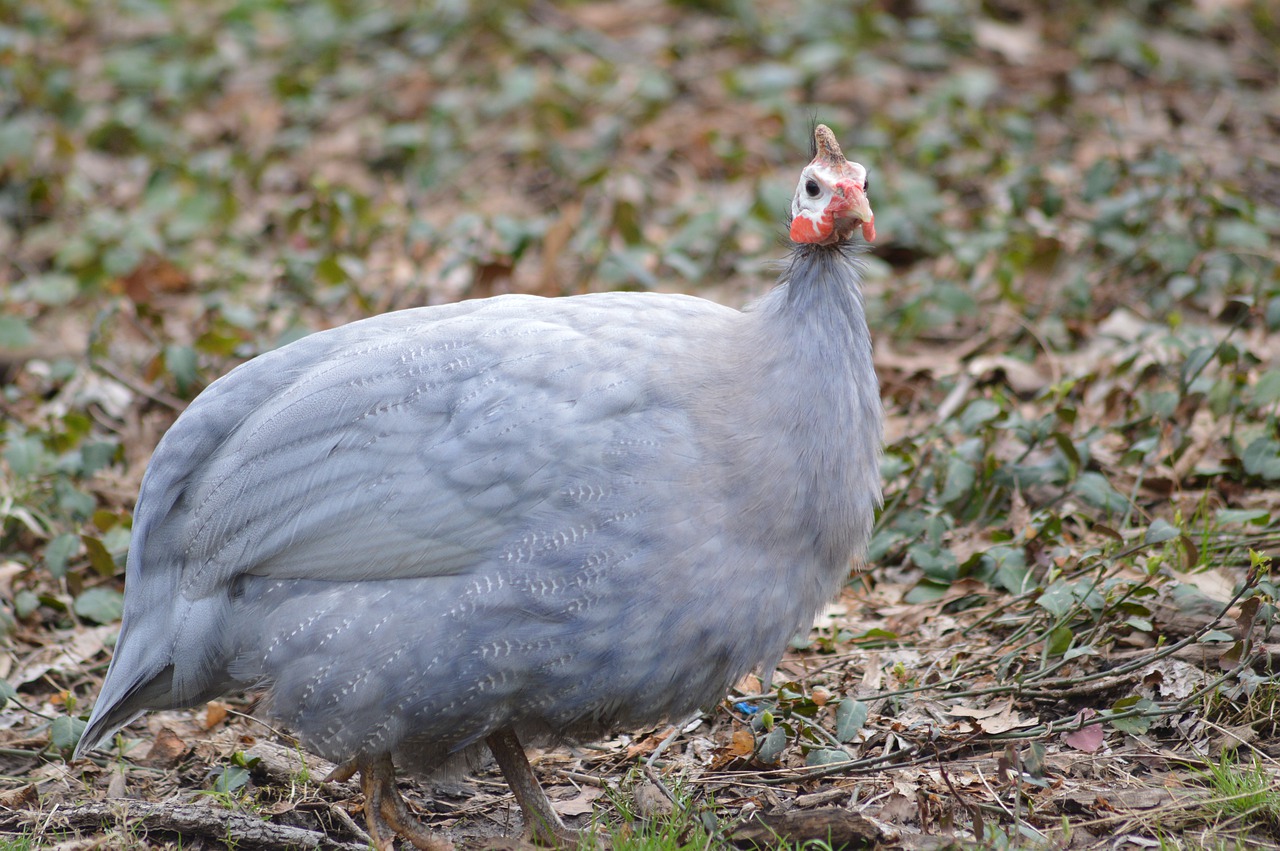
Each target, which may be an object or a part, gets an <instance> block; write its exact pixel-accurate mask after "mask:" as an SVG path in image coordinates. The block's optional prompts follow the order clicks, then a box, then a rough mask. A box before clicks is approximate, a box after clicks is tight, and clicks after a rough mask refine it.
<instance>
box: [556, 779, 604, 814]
mask: <svg viewBox="0 0 1280 851" xmlns="http://www.w3.org/2000/svg"><path fill="white" fill-rule="evenodd" d="M603 794H604V790H603V789H600V788H599V787H596V786H583V787H582V788H581V789H579V790H578V794H577V795H575V796H574V797H572V798H569V799H568V800H565V801H552V802H551V808H552V809H553V810H555V811H556V812H557V813H559V814H560V815H562V816H584V815H587V814H588V813H590V812H591V809H592V807H591V803H592V802H593V801H595V800H596V799H597V798H599V797H600V796H601V795H603Z"/></svg>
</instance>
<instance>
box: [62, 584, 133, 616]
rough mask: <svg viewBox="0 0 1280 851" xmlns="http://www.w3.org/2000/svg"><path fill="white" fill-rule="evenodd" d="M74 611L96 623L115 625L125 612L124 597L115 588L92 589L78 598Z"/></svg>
mask: <svg viewBox="0 0 1280 851" xmlns="http://www.w3.org/2000/svg"><path fill="white" fill-rule="evenodd" d="M71 608H72V610H73V611H74V612H75V613H76V614H77V615H79V616H80V617H82V618H84V619H85V620H89V621H93V622H94V623H102V624H105V623H114V622H116V621H118V620H120V615H121V613H123V612H124V595H123V594H121V593H120V592H119V591H116V590H115V589H113V588H90V589H89V590H87V591H85V592H84V593H82V594H81V595H80V596H79V597H76V601H75V603H74V604H73V605H72V607H71Z"/></svg>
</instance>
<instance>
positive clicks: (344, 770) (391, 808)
mask: <svg viewBox="0 0 1280 851" xmlns="http://www.w3.org/2000/svg"><path fill="white" fill-rule="evenodd" d="M356 771H359V772H360V786H361V788H362V789H364V817H365V820H366V821H367V822H368V823H369V838H370V839H372V840H373V845H374V847H375V848H377V849H378V851H392V849H393V848H394V844H395V838H396V834H397V833H398V834H400V835H401V836H403V837H404V838H405V839H407V840H409V841H410V842H412V843H413V847H415V848H418V849H420V851H453V843H452V842H450V841H449V840H447V839H440V838H438V837H436V836H435V835H433V834H432V833H431V831H429V830H427V829H426V828H425V827H423V826H422V823H421V822H419V821H418V820H417V819H416V818H414V816H413V814H412V813H410V812H409V808H408V807H406V806H405V803H404V798H401V797H400V792H399V791H397V790H396V772H395V768H394V767H393V766H392V764H391V754H385V753H384V754H380V755H378V756H375V757H372V758H361V757H356V758H355V759H351V760H348V761H347V762H344V763H343V764H342V765H340V766H338V767H337V768H335V769H334V770H333V773H332V774H330V775H329V777H327V778H326V779H327V780H349V779H351V776H352V775H353V774H355V773H356Z"/></svg>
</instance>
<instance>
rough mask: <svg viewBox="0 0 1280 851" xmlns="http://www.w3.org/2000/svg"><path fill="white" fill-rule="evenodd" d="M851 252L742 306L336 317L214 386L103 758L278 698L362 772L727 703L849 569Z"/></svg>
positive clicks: (872, 476) (196, 421)
mask: <svg viewBox="0 0 1280 851" xmlns="http://www.w3.org/2000/svg"><path fill="white" fill-rule="evenodd" d="M856 283H857V269H856V260H855V259H854V258H853V256H852V251H851V249H849V248H848V247H847V246H846V245H840V244H836V245H802V246H798V247H797V248H796V249H795V250H794V252H793V256H792V258H791V261H790V266H789V268H788V269H787V271H786V272H784V274H783V279H782V281H781V282H780V285H779V286H778V287H777V288H776V289H774V290H773V291H772V292H771V293H770V294H769V295H767V296H766V297H764V298H763V299H762V300H760V301H759V302H758V303H756V304H755V305H754V306H752V307H751V308H749V309H747V310H745V311H738V310H733V309H730V308H726V307H722V306H719V305H716V304H713V303H711V302H708V301H705V300H702V299H698V298H692V297H688V296H679V295H656V294H637V293H611V294H599V295H586V296H578V297H573V298H560V299H542V298H535V297H530V296H502V297H499V298H493V299H486V300H482V301H470V302H464V303H460V304H454V305H448V306H442V307H428V308H420V309H415V310H405V311H401V312H397V313H391V314H387V315H384V316H378V317H375V318H372V319H367V320H364V321H361V322H356V323H353V324H350V325H347V326H344V327H341V328H336V329H333V330H330V331H325V332H321V333H317V334H314V335H312V336H310V337H307V338H305V339H302V340H300V341H298V342H296V343H293V344H291V345H288V346H285V347H283V348H281V349H279V350H276V351H273V352H270V353H267V354H264V355H262V356H260V357H258V358H256V359H254V360H252V361H249V362H248V363H245V364H243V365H242V366H240V367H238V368H237V369H235V370H233V371H232V372H230V373H229V374H227V375H226V376H224V377H223V378H221V379H219V380H218V381H215V382H214V383H213V384H212V385H210V386H209V388H208V389H207V390H206V391H205V392H204V393H202V394H201V395H200V396H199V398H197V399H196V400H195V401H194V402H193V403H192V404H191V406H190V407H189V408H188V409H187V410H186V411H185V412H184V413H183V414H182V416H181V417H179V418H178V420H177V422H176V423H175V424H174V426H173V427H172V428H171V429H170V430H169V432H168V433H167V434H166V435H165V436H164V438H163V440H162V441H161V442H160V444H159V446H158V448H157V449H156V452H155V455H154V457H153V458H152V461H151V464H150V466H149V468H148V470H147V473H146V476H145V478H144V479H143V483H142V489H141V492H140V494H139V498H138V504H137V510H136V512H135V519H134V526H133V539H132V546H131V548H130V553H129V559H128V566H127V570H126V583H125V588H126V594H125V611H124V621H123V626H122V628H121V633H120V639H119V642H118V644H117V647H116V652H115V658H114V659H113V660H112V664H111V668H110V671H109V673H108V675H107V679H106V682H105V684H104V686H103V689H102V693H101V696H100V697H99V700H98V703H97V705H96V706H95V708H94V712H93V715H92V718H91V720H90V722H89V725H88V728H87V729H86V730H85V733H84V736H83V739H82V741H81V743H80V745H79V748H78V753H80V752H84V751H86V750H88V749H90V748H93V747H94V746H96V745H97V744H99V743H100V742H101V741H102V740H103V739H104V738H105V737H107V736H109V735H110V734H111V733H112V732H113V731H114V730H115V729H117V728H118V727H119V726H120V725H122V724H124V723H127V722H128V721H129V720H131V719H132V718H134V717H136V716H137V715H138V714H139V713H141V712H143V711H145V710H148V709H160V708H176V707H183V706H191V705H194V704H197V703H199V702H202V701H205V700H208V699H211V698H213V697H216V696H218V695H220V694H223V693H225V692H227V691H231V690H239V689H247V688H256V687H264V688H266V689H267V690H268V694H269V701H270V702H269V712H270V714H272V715H273V716H274V717H276V718H278V719H280V720H281V721H283V722H284V723H285V724H286V725H288V726H289V727H290V728H292V730H293V731H295V732H296V733H297V734H298V735H299V737H300V738H301V740H302V741H303V742H304V744H305V745H306V746H307V747H308V748H309V749H311V750H313V751H315V752H317V753H319V754H322V755H323V756H325V757H328V758H329V759H332V760H335V761H342V760H347V759H349V758H352V757H354V756H357V755H361V754H365V755H370V754H377V753H391V754H392V755H393V756H394V759H395V761H396V763H397V764H398V765H399V766H400V767H402V768H406V769H410V770H414V771H431V770H432V769H434V768H437V767H440V766H442V765H445V764H447V763H449V762H451V761H452V760H453V759H454V758H456V757H458V756H459V755H465V754H466V752H467V751H468V750H469V749H471V748H473V747H474V746H477V745H478V744H479V743H480V742H482V741H483V740H484V738H485V736H487V735H489V734H490V733H492V732H493V731H495V730H498V729H500V728H504V727H506V728H511V729H512V730H514V731H516V732H517V734H519V735H520V736H521V737H522V738H523V737H526V736H533V737H535V738H536V737H543V736H546V735H548V734H549V735H554V736H565V735H569V736H589V735H593V734H598V733H600V732H602V731H605V730H607V729H610V728H615V727H627V726H634V725H640V724H645V723H652V722H655V721H657V720H659V719H662V718H671V717H679V716H682V715H685V714H687V713H688V712H690V711H692V710H694V709H697V708H699V707H704V706H707V705H710V704H713V703H714V702H715V701H717V700H719V699H720V698H722V697H723V696H724V694H725V692H726V691H727V689H728V688H729V687H730V686H731V685H732V684H733V683H734V682H735V681H736V680H737V679H738V678H740V677H741V676H742V675H743V674H745V673H747V672H748V671H750V670H751V669H753V668H756V667H758V666H761V665H763V666H771V665H772V664H773V663H774V662H776V660H777V659H778V658H779V657H780V655H781V653H782V651H783V649H784V647H785V646H786V644H787V641H788V639H789V638H791V636H793V635H794V634H795V633H796V632H797V631H798V630H800V629H803V628H805V627H807V626H808V624H809V623H810V621H811V619H812V617H813V616H814V614H815V612H816V610H817V609H818V608H819V607H820V606H821V605H822V603H823V602H824V601H825V600H827V599H828V598H829V597H830V596H831V595H832V594H833V593H834V592H835V590H836V589H837V588H838V586H839V585H840V583H841V582H842V580H843V579H844V578H845V577H846V576H847V574H848V570H849V565H850V560H851V559H852V558H856V557H857V556H858V555H860V553H861V552H862V550H863V548H864V547H865V544H866V541H867V539H868V537H869V535H870V530H871V526H872V521H873V514H874V510H875V508H876V506H877V503H878V500H879V493H880V488H879V473H878V458H879V448H880V443H881V425H880V423H881V407H880V398H879V392H878V385H877V382H876V377H875V373H874V371H873V369H872V360H871V344H870V337H869V334H868V330H867V326H866V321H865V319H864V315H863V309H862V304H861V299H860V295H859V294H858V291H857V288H856Z"/></svg>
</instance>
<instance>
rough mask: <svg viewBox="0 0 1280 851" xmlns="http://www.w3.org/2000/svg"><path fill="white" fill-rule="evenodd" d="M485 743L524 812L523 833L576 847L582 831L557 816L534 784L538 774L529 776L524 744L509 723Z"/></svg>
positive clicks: (534, 839) (545, 841) (540, 841)
mask: <svg viewBox="0 0 1280 851" xmlns="http://www.w3.org/2000/svg"><path fill="white" fill-rule="evenodd" d="M485 743H486V744H488V745H489V750H491V751H493V758H494V759H496V760H497V761H498V767H499V768H501V769H502V776H503V777H505V778H507V785H508V786H510V787H511V792H512V794H514V795H515V796H516V802H517V803H518V804H520V811H521V812H522V813H524V831H525V834H526V835H527V836H528V837H529V838H531V839H532V840H533V841H534V842H537V843H540V844H543V845H551V846H556V847H560V846H568V847H570V848H576V847H578V845H579V844H580V843H581V841H582V833H583V832H582V831H580V830H573V829H572V828H569V827H566V826H565V823H564V822H562V821H560V816H558V815H557V814H556V811H555V810H554V809H552V807H551V801H549V800H548V799H547V793H546V792H543V791H542V787H541V786H539V785H538V778H536V777H534V776H533V769H532V768H531V767H530V766H529V758H528V757H526V756H525V753H524V747H523V746H522V745H521V744H520V740H519V739H518V738H516V734H515V731H514V730H512V729H511V728H510V727H503V728H502V729H500V730H498V731H496V732H494V733H491V734H490V735H489V736H488V737H487V738H486V739H485Z"/></svg>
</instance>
